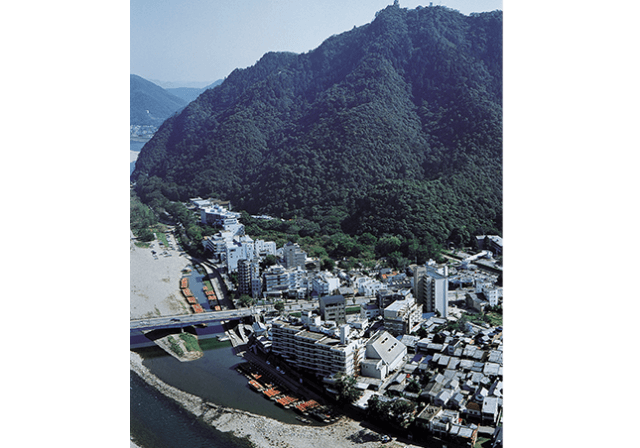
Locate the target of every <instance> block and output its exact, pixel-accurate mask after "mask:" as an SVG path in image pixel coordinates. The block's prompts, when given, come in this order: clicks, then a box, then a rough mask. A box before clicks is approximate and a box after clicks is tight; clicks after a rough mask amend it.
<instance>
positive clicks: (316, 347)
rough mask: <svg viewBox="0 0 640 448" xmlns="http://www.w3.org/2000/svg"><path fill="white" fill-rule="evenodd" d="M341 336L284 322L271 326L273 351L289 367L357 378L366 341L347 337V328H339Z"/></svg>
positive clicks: (320, 374)
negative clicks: (355, 376)
mask: <svg viewBox="0 0 640 448" xmlns="http://www.w3.org/2000/svg"><path fill="white" fill-rule="evenodd" d="M340 331H341V333H340V337H335V336H333V335H329V334H325V333H322V332H317V331H311V330H309V329H307V328H305V327H304V326H302V325H301V324H300V325H294V324H291V323H288V322H284V321H281V320H276V321H274V322H273V325H272V327H271V337H272V346H271V351H272V353H275V354H277V355H280V356H281V357H282V358H283V359H284V360H285V361H286V362H287V363H288V364H290V365H292V366H294V367H297V368H299V369H302V370H305V371H307V372H310V373H312V374H314V375H316V376H320V377H327V376H331V375H333V374H335V373H338V372H340V373H343V374H345V375H355V374H357V373H358V372H359V368H360V363H361V362H362V360H363V358H364V349H363V342H362V341H361V340H359V339H355V340H350V339H349V338H348V326H347V325H344V326H343V327H342V328H341V329H340Z"/></svg>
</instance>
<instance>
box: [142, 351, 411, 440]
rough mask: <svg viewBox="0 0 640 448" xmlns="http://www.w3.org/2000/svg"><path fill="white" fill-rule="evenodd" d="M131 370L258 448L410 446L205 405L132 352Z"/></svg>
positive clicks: (354, 427)
mask: <svg viewBox="0 0 640 448" xmlns="http://www.w3.org/2000/svg"><path fill="white" fill-rule="evenodd" d="M130 365H131V370H132V371H134V372H136V373H137V374H138V375H140V377H141V378H142V379H143V380H144V381H145V382H146V383H147V384H149V385H151V386H152V387H154V388H156V389H157V390H158V391H159V392H161V393H162V394H163V395H165V396H166V397H168V398H171V399H172V400H174V401H176V402H178V403H179V404H180V405H181V406H182V407H183V408H184V409H186V410H187V411H189V412H190V413H191V414H193V415H194V416H196V417H201V418H202V419H203V420H204V421H205V422H206V423H208V424H210V425H211V426H213V427H214V428H216V429H217V430H219V431H222V432H231V433H232V434H233V435H234V436H236V437H245V436H246V437H248V438H249V440H250V441H251V442H252V443H253V444H255V446H256V447H257V448H272V447H287V448H317V447H319V446H330V447H332V448H355V447H360V448H373V447H380V446H386V447H390V448H398V447H405V446H410V445H406V444H404V443H398V442H391V443H387V444H384V445H382V444H381V442H379V441H377V435H376V433H374V432H373V431H371V430H369V429H366V428H363V427H362V426H361V425H360V423H359V422H357V421H355V420H352V419H350V418H347V417H343V418H342V419H340V421H338V422H337V423H334V424H331V425H328V426H324V427H317V426H303V425H290V424H286V423H282V422H280V421H278V420H274V419H271V418H268V417H265V416H261V415H256V414H252V413H250V412H246V411H241V410H237V409H231V408H226V407H224V406H217V405H214V404H212V403H205V402H204V401H203V400H202V399H201V398H200V397H197V396H195V395H192V394H188V393H186V392H183V391H181V390H179V389H177V388H175V387H173V386H170V385H168V384H166V383H164V382H163V381H161V380H160V379H159V378H157V377H156V376H155V375H153V374H152V373H151V372H150V371H149V370H148V369H147V368H146V367H145V366H143V365H142V358H141V357H140V355H138V354H137V353H134V352H131V355H130Z"/></svg>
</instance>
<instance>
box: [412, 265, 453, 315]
mask: <svg viewBox="0 0 640 448" xmlns="http://www.w3.org/2000/svg"><path fill="white" fill-rule="evenodd" d="M448 294H449V278H448V271H447V267H446V266H443V267H440V268H438V267H436V266H435V265H434V264H426V265H425V266H418V267H417V268H416V269H415V271H414V284H413V295H414V297H415V298H416V300H417V301H418V304H420V305H422V306H424V311H425V312H427V313H435V312H436V311H437V312H439V313H440V316H441V317H447V309H448V297H447V296H448Z"/></svg>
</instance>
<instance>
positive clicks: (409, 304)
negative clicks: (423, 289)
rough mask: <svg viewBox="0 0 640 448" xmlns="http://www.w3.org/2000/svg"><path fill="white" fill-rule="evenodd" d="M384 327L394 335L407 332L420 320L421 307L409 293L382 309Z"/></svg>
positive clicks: (412, 329) (414, 327) (416, 325)
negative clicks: (402, 298)
mask: <svg viewBox="0 0 640 448" xmlns="http://www.w3.org/2000/svg"><path fill="white" fill-rule="evenodd" d="M383 316H384V329H385V330H387V331H388V332H390V333H391V334H394V335H399V334H409V333H411V332H412V331H414V329H417V328H416V327H418V326H419V325H420V322H421V321H422V307H420V306H418V304H417V303H416V300H415V299H414V298H413V296H411V295H407V296H406V298H405V299H404V300H396V301H395V302H393V303H392V304H391V305H389V306H388V307H386V308H385V309H384V313H383Z"/></svg>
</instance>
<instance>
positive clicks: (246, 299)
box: [240, 294, 255, 307]
mask: <svg viewBox="0 0 640 448" xmlns="http://www.w3.org/2000/svg"><path fill="white" fill-rule="evenodd" d="M254 303H255V299H254V298H253V297H251V296H248V295H246V294H242V295H241V296H240V304H241V305H242V306H246V307H249V306H251V305H253V304H254Z"/></svg>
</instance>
